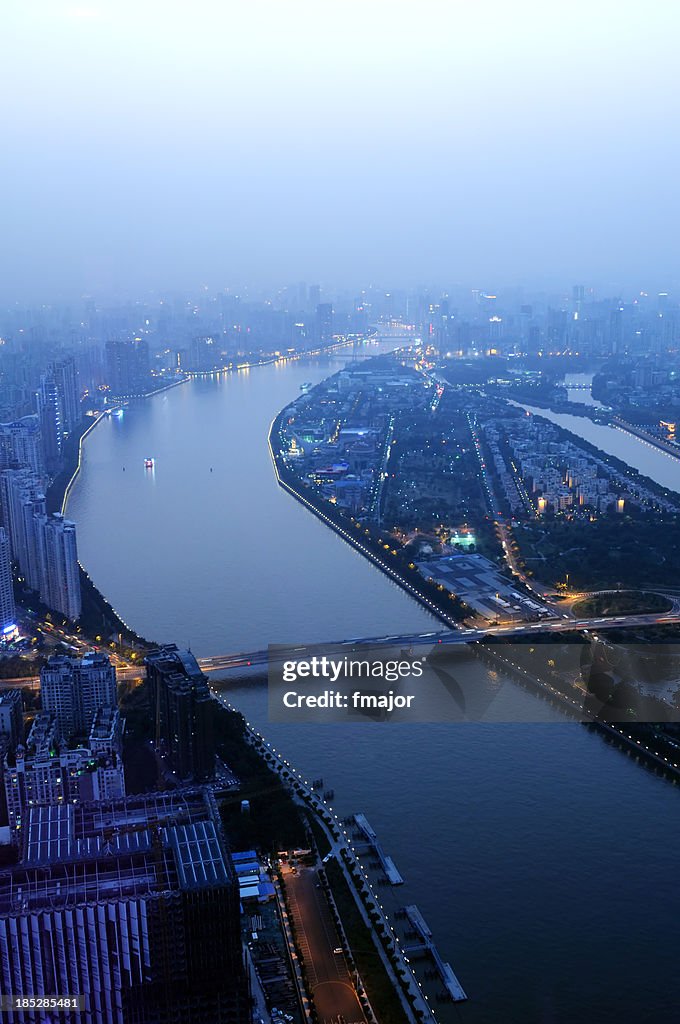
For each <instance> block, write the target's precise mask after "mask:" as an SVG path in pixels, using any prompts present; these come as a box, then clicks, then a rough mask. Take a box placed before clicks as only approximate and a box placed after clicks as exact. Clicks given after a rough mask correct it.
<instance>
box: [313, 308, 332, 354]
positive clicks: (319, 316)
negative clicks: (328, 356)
mask: <svg viewBox="0 0 680 1024" xmlns="http://www.w3.org/2000/svg"><path fill="white" fill-rule="evenodd" d="M332 340H333V306H332V304H331V303H330V302H321V303H319V305H318V306H317V307H316V342H317V344H319V345H328V344H329V343H330V342H331V341H332Z"/></svg>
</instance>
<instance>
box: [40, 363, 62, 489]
mask: <svg viewBox="0 0 680 1024" xmlns="http://www.w3.org/2000/svg"><path fill="white" fill-rule="evenodd" d="M37 404H38V416H39V418H40V432H41V434H42V443H43V450H44V453H45V463H46V465H47V468H48V469H54V468H56V467H57V466H58V464H59V460H60V459H61V452H62V447H63V444H64V411H63V403H62V396H61V391H60V390H59V385H58V383H57V378H56V377H55V374H54V371H53V369H50V370H48V372H47V373H44V374H43V375H42V377H41V378H40V386H39V388H38V392H37Z"/></svg>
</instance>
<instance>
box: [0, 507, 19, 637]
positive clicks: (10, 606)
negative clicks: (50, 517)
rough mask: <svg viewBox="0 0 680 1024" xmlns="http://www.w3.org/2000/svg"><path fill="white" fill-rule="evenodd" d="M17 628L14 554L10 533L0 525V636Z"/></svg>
mask: <svg viewBox="0 0 680 1024" xmlns="http://www.w3.org/2000/svg"><path fill="white" fill-rule="evenodd" d="M14 629H16V608H15V607H14V582H13V579H12V554H11V551H10V546H9V535H8V533H7V530H6V529H5V527H4V526H0V636H2V635H6V634H7V633H11V632H12V630H14Z"/></svg>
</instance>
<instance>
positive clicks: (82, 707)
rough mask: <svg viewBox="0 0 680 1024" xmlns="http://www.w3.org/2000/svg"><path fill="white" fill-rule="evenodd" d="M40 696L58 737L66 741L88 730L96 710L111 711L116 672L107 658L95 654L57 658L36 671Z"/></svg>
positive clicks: (105, 655) (114, 696)
mask: <svg viewBox="0 0 680 1024" xmlns="http://www.w3.org/2000/svg"><path fill="white" fill-rule="evenodd" d="M40 693H41V695H42V706H43V709H44V710H45V711H51V712H53V713H54V715H55V716H56V720H57V731H58V733H59V735H60V736H62V737H66V738H68V737H70V736H72V735H73V734H74V733H83V732H85V730H86V729H89V728H90V725H91V723H92V718H93V716H94V715H95V714H96V713H97V711H99V709H100V708H115V706H116V704H117V694H116V670H115V668H114V666H113V665H112V664H111V662H110V660H109V656H108V655H107V654H100V653H98V652H96V651H91V652H89V653H87V654H84V655H83V657H82V658H70V657H67V656H66V655H57V656H55V657H52V658H50V659H49V660H48V662H47V664H46V665H43V667H42V669H41V670H40Z"/></svg>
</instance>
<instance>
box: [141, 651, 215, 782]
mask: <svg viewBox="0 0 680 1024" xmlns="http://www.w3.org/2000/svg"><path fill="white" fill-rule="evenodd" d="M144 663H145V665H146V678H147V681H148V685H149V695H150V700H151V713H152V715H153V716H154V719H155V722H156V730H157V736H158V738H159V739H160V742H161V745H162V753H163V754H164V756H165V757H166V759H167V764H168V767H169V769H170V770H171V771H172V772H174V773H175V774H176V775H177V777H178V778H179V779H192V780H194V781H200V780H203V779H210V778H212V777H213V775H214V773H215V740H214V734H213V705H212V698H211V696H210V689H209V688H208V681H207V679H206V677H205V676H204V675H203V673H202V672H201V670H200V668H199V667H198V663H197V661H196V659H195V657H194V656H193V654H192V653H191V651H180V650H179V649H178V648H177V646H176V645H175V644H166V645H165V646H164V647H161V648H159V649H158V650H155V651H151V653H150V654H148V655H147V656H146V658H145V659H144Z"/></svg>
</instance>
